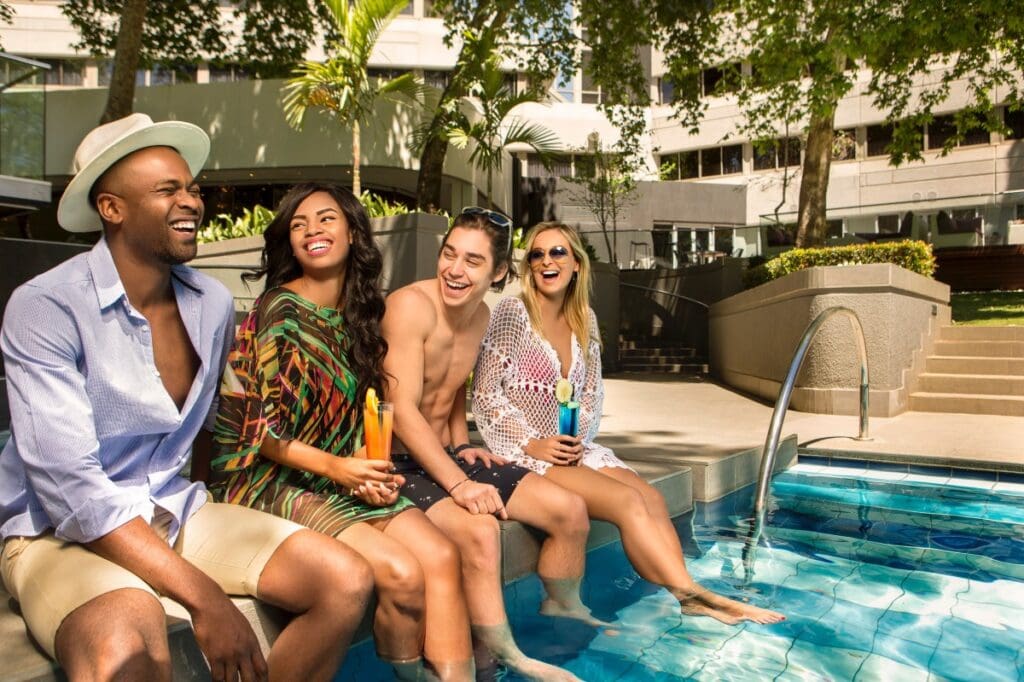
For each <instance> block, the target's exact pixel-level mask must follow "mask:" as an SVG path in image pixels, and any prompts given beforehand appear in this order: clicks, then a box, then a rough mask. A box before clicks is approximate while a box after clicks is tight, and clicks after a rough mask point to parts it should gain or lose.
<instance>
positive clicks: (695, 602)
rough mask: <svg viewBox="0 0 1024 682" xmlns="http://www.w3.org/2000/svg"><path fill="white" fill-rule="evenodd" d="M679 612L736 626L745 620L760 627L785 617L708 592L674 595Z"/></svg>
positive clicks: (782, 619) (777, 621) (775, 612)
mask: <svg viewBox="0 0 1024 682" xmlns="http://www.w3.org/2000/svg"><path fill="white" fill-rule="evenodd" d="M676 598H677V599H678V600H679V608H680V610H681V611H682V612H683V613H684V614H686V615H687V616H708V617H709V618H714V619H715V620H718V621H721V622H723V623H725V624H726V625H736V624H737V623H740V622H742V621H745V620H749V621H751V622H752V623H760V624H761V625H769V624H771V623H779V622H781V621H784V620H786V617H785V616H784V615H782V614H781V613H778V612H777V611H769V610H768V609H762V608H761V607H759V606H753V605H752V604H744V603H743V602H740V601H736V600H734V599H729V598H728V597H723V596H722V595H720V594H715V593H714V592H712V591H710V590H702V591H700V592H690V593H679V594H676Z"/></svg>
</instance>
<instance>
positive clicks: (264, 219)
mask: <svg viewBox="0 0 1024 682" xmlns="http://www.w3.org/2000/svg"><path fill="white" fill-rule="evenodd" d="M359 202H360V203H361V204H362V205H363V208H365V209H366V214H367V215H368V216H369V217H371V218H383V217H385V216H393V215H404V214H406V213H408V212H409V209H408V207H406V206H405V205H403V204H400V203H392V202H390V201H388V200H387V199H384V198H383V197H380V196H377V195H376V194H372V193H371V192H369V191H366V192H363V193H362V194H361V195H359ZM273 219H274V212H273V211H271V210H270V209H269V208H266V207H264V206H260V205H259V204H256V205H255V206H254V207H253V209H252V210H251V211H250V210H249V209H247V208H246V209H243V210H242V215H240V216H231V215H228V214H227V213H221V214H219V215H217V216H216V217H214V218H211V219H210V220H207V221H206V226H205V227H203V229H201V230H199V234H198V235H196V241H197V242H199V243H200V244H206V243H208V242H222V241H224V240H227V239H236V238H238V237H253V236H256V235H258V234H263V231H264V230H265V229H267V225H269V224H270V221H271V220H273Z"/></svg>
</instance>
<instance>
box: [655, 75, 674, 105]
mask: <svg viewBox="0 0 1024 682" xmlns="http://www.w3.org/2000/svg"><path fill="white" fill-rule="evenodd" d="M675 101H676V87H675V84H674V83H673V82H672V79H671V78H669V77H668V76H662V77H661V78H659V79H658V102H659V103H660V104H672V103H673V102H675Z"/></svg>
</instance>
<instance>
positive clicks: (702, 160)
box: [660, 144, 743, 180]
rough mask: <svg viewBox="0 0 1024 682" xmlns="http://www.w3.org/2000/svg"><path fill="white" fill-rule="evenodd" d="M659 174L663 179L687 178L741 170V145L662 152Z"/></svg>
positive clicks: (732, 172) (740, 171) (729, 173)
mask: <svg viewBox="0 0 1024 682" xmlns="http://www.w3.org/2000/svg"><path fill="white" fill-rule="evenodd" d="M660 168H661V176H662V178H663V179H665V180H689V179H691V178H709V177H714V176H716V175H735V174H736V173H742V172H743V145H742V144H731V145H726V146H724V147H708V148H707V149H699V150H694V151H688V152H678V153H676V154H662V155H661V158H660Z"/></svg>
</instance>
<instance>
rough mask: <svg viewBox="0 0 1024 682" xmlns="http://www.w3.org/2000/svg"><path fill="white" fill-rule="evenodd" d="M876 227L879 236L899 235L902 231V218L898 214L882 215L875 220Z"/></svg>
mask: <svg viewBox="0 0 1024 682" xmlns="http://www.w3.org/2000/svg"><path fill="white" fill-rule="evenodd" d="M875 226H876V228H877V231H878V233H879V234H897V233H898V232H899V231H900V217H899V215H898V214H896V213H893V214H891V215H880V216H878V217H877V218H876V219H875Z"/></svg>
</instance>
